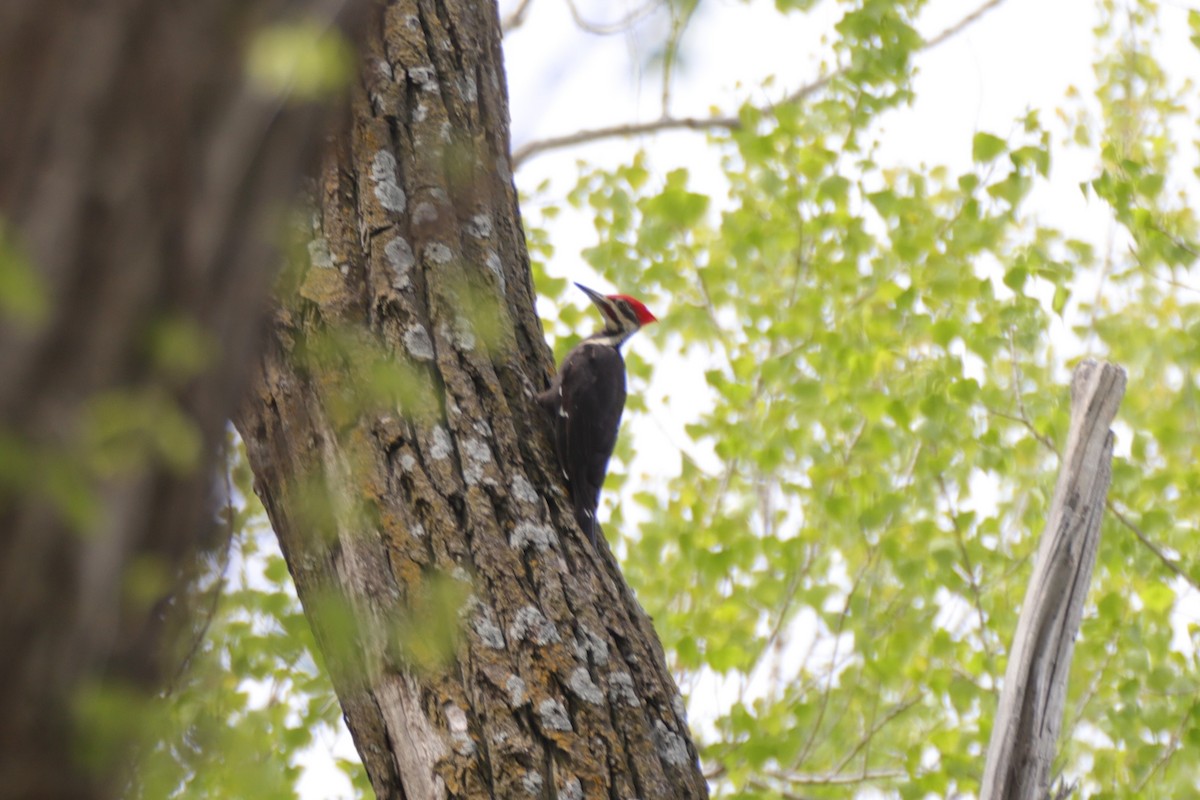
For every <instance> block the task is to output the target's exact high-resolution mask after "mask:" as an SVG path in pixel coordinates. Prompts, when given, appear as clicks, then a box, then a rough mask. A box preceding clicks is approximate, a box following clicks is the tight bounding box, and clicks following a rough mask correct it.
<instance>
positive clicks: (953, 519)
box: [937, 475, 995, 662]
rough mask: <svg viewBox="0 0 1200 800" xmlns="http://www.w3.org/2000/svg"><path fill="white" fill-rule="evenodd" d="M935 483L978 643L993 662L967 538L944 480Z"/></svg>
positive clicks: (981, 598) (939, 476)
mask: <svg viewBox="0 0 1200 800" xmlns="http://www.w3.org/2000/svg"><path fill="white" fill-rule="evenodd" d="M937 482H938V487H940V488H941V490H942V499H943V500H945V501H946V507H947V510H948V511H949V512H950V525H951V526H952V527H953V528H954V535H955V538H956V539H957V540H958V553H959V555H960V556H961V557H962V562H963V571H964V572H966V573H967V586H969V587H971V599H972V601H973V605H974V606H975V613H976V615H978V617H979V642H980V643H981V644H982V645H983V654H984V655H985V656H987V659H988V661H989V662H990V661H994V660H995V656H994V654H993V653H992V647H991V645H989V644H988V638H987V631H988V626H987V615H986V614H984V613H983V594H982V592H980V590H979V581H977V580H976V578H975V565H974V564H972V563H971V554H970V553H968V552H967V537H966V534H964V533H963V529H962V526H961V525H959V524H958V509H957V508H956V507H955V503H954V501H953V500H952V499H951V498H950V490H949V489H948V488H947V487H946V479H945V478H943V477H942V476H941V475H938V476H937Z"/></svg>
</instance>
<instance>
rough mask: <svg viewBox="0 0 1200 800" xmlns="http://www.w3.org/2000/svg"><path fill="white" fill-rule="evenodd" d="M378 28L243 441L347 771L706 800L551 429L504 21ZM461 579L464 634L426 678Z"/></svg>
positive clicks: (459, 10) (461, 18)
mask: <svg viewBox="0 0 1200 800" xmlns="http://www.w3.org/2000/svg"><path fill="white" fill-rule="evenodd" d="M380 14H381V18H380V19H379V20H378V24H377V25H375V26H373V28H372V33H371V34H369V37H368V41H367V43H366V45H365V52H364V59H363V69H362V80H361V83H360V85H359V86H358V87H357V88H356V89H355V91H354V96H353V98H352V103H351V106H352V111H351V119H350V120H349V125H348V127H347V130H346V131H345V132H344V133H343V134H342V135H341V136H339V137H337V138H336V141H333V142H332V143H331V145H330V147H329V150H328V152H327V154H326V158H325V162H324V165H323V168H322V174H321V179H320V182H319V187H318V191H319V198H318V200H317V201H318V203H319V205H320V208H319V211H318V212H317V213H315V214H314V217H313V220H314V221H313V225H314V230H313V231H312V232H311V237H312V242H311V245H310V246H309V247H308V253H309V258H308V259H307V261H306V263H304V264H302V265H299V266H298V267H297V270H296V272H295V274H294V275H293V280H292V283H291V285H292V286H293V288H294V291H293V292H291V293H289V294H287V295H286V296H285V297H283V298H282V299H281V307H280V309H279V311H278V314H277V317H276V324H275V328H274V335H273V337H272V341H271V344H270V346H269V352H268V353H267V355H266V357H265V359H264V361H263V364H262V370H261V375H260V377H259V383H258V387H257V391H256V394H255V396H254V397H253V399H252V401H251V402H250V403H249V404H248V405H247V407H246V408H245V410H244V411H243V412H242V414H241V416H240V418H239V420H238V423H237V424H238V428H239V430H240V431H241V433H242V436H243V437H244V439H245V441H246V446H247V452H248V454H249V458H250V463H251V466H252V467H253V469H254V472H255V476H256V481H257V487H258V492H259V494H260V496H261V498H262V499H263V502H264V505H265V506H266V508H267V511H268V513H269V515H270V518H271V522H272V524H273V525H274V527H275V531H276V532H277V534H278V536H279V540H280V542H281V544H282V546H283V550H284V554H285V556H286V558H287V561H288V565H289V567H290V569H291V572H292V575H293V576H294V578H295V581H296V587H297V590H298V592H299V595H300V599H301V601H302V602H303V603H304V606H305V609H306V612H307V614H308V616H309V619H310V621H311V622H312V624H313V627H314V630H315V632H316V636H317V640H318V642H319V643H320V645H321V647H322V650H323V653H324V655H325V657H326V661H327V663H328V664H329V667H330V670H331V673H332V676H333V679H334V683H335V686H336V688H337V691H338V695H339V697H340V698H341V702H342V706H343V709H344V711H345V716H346V720H347V723H348V725H349V727H350V730H351V733H352V734H353V736H354V739H355V742H356V744H357V746H358V751H359V753H360V754H361V756H362V758H363V761H364V763H365V765H366V768H367V771H368V773H369V775H370V777H371V781H372V784H373V786H374V788H375V792H376V794H377V795H378V796H379V797H380V798H409V799H410V800H427V798H444V797H456V798H458V797H544V798H551V797H560V798H582V797H604V798H646V799H647V800H648V799H649V798H685V797H703V796H705V795H706V787H705V783H704V780H703V777H702V776H701V774H700V771H699V767H698V760H697V756H696V751H695V749H694V746H693V744H692V742H691V739H690V736H689V732H688V729H687V725H686V722H685V720H684V714H683V707H682V703H681V702H680V697H679V693H678V690H677V689H676V687H675V685H674V682H673V680H672V679H671V676H670V673H669V672H668V671H667V669H666V666H665V663H664V659H663V654H662V651H661V648H660V646H659V644H658V641H657V638H656V637H655V634H654V631H653V629H652V627H651V624H650V621H649V620H648V619H647V617H646V616H645V614H644V613H643V612H642V611H641V609H640V608H639V606H638V605H637V602H636V601H635V600H634V599H633V597H632V595H631V593H630V591H629V590H628V588H627V587H626V585H625V583H624V580H623V578H622V576H621V575H620V572H619V570H618V569H617V566H616V564H615V562H614V560H613V558H612V556H611V554H610V553H609V552H608V549H607V547H606V546H604V545H603V544H602V545H601V546H600V548H599V549H596V548H593V547H592V546H591V545H590V544H589V543H588V542H587V541H586V540H585V538H584V537H583V536H582V534H581V533H580V532H579V530H578V529H577V528H576V527H575V524H574V522H573V517H572V513H571V509H570V505H569V503H568V501H567V499H566V496H565V495H564V493H563V487H562V483H561V477H560V473H559V470H558V469H557V467H556V465H555V464H554V461H553V459H554V456H553V453H552V450H551V448H550V447H549V445H548V442H547V440H546V437H545V433H544V431H543V429H542V425H541V421H540V420H539V419H538V414H539V411H538V410H537V406H536V404H535V402H534V399H533V394H534V392H535V391H537V390H538V389H540V388H542V387H544V385H545V384H546V382H547V378H548V376H549V374H550V370H551V369H552V364H551V356H550V353H549V351H548V349H547V347H546V345H545V342H544V339H543V333H542V330H541V326H540V323H539V322H538V319H537V317H536V315H535V314H534V310H533V299H534V293H533V287H532V286H531V281H530V270H529V265H528V257H527V254H526V252H525V245H524V240H523V236H522V232H521V225H520V219H519V213H518V209H517V198H516V194H515V190H514V188H513V182H512V175H511V171H510V170H511V167H510V163H511V162H510V158H509V138H508V108H507V97H506V92H505V86H504V75H503V68H502V65H501V55H500V36H499V25H498V19H497V9H496V6H495V3H489V2H479V1H478V0H397V1H396V2H390V3H388V4H387V6H386V8H384V9H381V11H380ZM446 580H452V581H455V582H458V583H460V584H462V585H464V586H465V587H466V588H465V590H464V591H465V592H466V593H467V600H466V602H465V604H463V605H462V606H461V608H459V610H458V617H459V619H461V621H462V633H461V637H460V638H459V639H458V640H457V641H456V642H455V643H454V644H453V645H452V646H451V652H450V659H449V661H448V662H437V661H431V660H430V659H422V658H420V656H419V652H420V651H421V647H420V645H423V644H424V645H427V644H428V642H426V641H424V640H425V639H428V638H431V637H433V635H434V634H435V633H436V631H432V630H430V628H429V626H424V627H422V626H421V617H422V616H426V615H432V616H436V615H437V614H438V613H440V609H439V607H438V603H437V601H436V598H437V597H438V596H440V595H443V594H445V593H444V592H440V591H439V590H438V588H437V587H439V586H443V585H444V584H445V581H446ZM431 598H432V599H431ZM451 619H453V617H451ZM405 630H407V631H410V632H411V631H414V630H416V631H419V632H420V637H419V638H421V639H422V641H421V642H417V643H414V642H412V641H408V642H406V641H405V635H404V631H405ZM410 638H411V637H410ZM414 644H416V645H418V646H414Z"/></svg>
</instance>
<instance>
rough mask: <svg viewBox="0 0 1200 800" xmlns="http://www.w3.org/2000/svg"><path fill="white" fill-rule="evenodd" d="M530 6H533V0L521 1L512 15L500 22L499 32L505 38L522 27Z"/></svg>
mask: <svg viewBox="0 0 1200 800" xmlns="http://www.w3.org/2000/svg"><path fill="white" fill-rule="evenodd" d="M531 5H533V0H521V2H520V3H518V4H517V7H516V8H514V9H513V10H512V13H511V14H509V15H508V16H507V17H505V18H504V19H502V20H501V21H500V32H501V33H502V34H504V35H506V36H507V35H508V34H510V33H512V32H513V31H515V30H516V29H517V28H519V27H521V26H522V25H524V24H525V19H526V17H527V16H528V15H529V7H530V6H531Z"/></svg>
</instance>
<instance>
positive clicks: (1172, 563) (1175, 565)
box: [1104, 500, 1200, 591]
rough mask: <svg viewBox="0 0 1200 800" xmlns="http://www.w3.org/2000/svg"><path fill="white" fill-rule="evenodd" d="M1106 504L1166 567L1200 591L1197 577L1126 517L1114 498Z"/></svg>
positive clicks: (1119, 520)
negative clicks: (1194, 577) (1185, 569)
mask: <svg viewBox="0 0 1200 800" xmlns="http://www.w3.org/2000/svg"><path fill="white" fill-rule="evenodd" d="M1104 505H1105V508H1107V509H1108V510H1109V511H1110V512H1112V515H1113V516H1114V517H1116V518H1117V521H1118V522H1120V523H1121V524H1122V525H1124V526H1125V527H1126V528H1128V529H1129V530H1130V531H1132V532H1133V535H1134V536H1136V537H1137V538H1138V541H1139V542H1141V543H1142V544H1144V545H1145V546H1146V547H1147V548H1148V549H1149V550H1150V552H1151V553H1154V555H1155V556H1156V557H1157V558H1158V560H1159V561H1161V562H1162V563H1163V566H1164V567H1166V568H1167V569H1169V570H1171V572H1174V573H1175V575H1176V576H1177V577H1180V578H1183V580H1184V582H1186V583H1187V585H1188V586H1191V587H1192V588H1193V589H1195V590H1197V591H1200V584H1198V583H1196V581H1195V579H1193V578H1192V576H1190V575H1188V574H1187V572H1185V571H1184V569H1183V567H1181V566H1179V562H1178V561H1176V560H1175V559H1173V558H1171V557H1170V556H1168V555H1167V554H1166V553H1164V552H1163V550H1162V548H1161V547H1159V546H1158V545H1156V544H1155V543H1154V542H1153V540H1151V539H1150V537H1149V536H1147V535H1146V533H1145V531H1143V530H1142V529H1141V528H1139V527H1138V526H1137V525H1134V524H1133V522H1132V521H1131V520H1130V519H1129V518H1128V517H1126V516H1125V515H1124V514H1122V513H1121V512H1120V511H1119V510H1118V509H1117V507H1116V506H1115V505H1114V504H1113V501H1112V500H1109V501H1107V502H1106V503H1105V504H1104Z"/></svg>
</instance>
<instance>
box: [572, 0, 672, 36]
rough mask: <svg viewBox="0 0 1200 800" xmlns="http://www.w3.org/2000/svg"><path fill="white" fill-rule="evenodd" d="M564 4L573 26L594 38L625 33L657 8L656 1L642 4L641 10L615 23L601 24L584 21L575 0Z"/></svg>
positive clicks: (632, 12)
mask: <svg viewBox="0 0 1200 800" xmlns="http://www.w3.org/2000/svg"><path fill="white" fill-rule="evenodd" d="M566 2H567V8H568V9H570V11H571V19H572V20H574V22H575V26H576V27H577V28H579V29H580V30H582V31H584V32H586V33H591V34H595V35H596V36H612V35H613V34H617V33H625V32H626V31H628V30H629V29H630V28H632V27H633V26H634V25H636V24H637V23H638V21H639V20H641V19H642V18H643V17H646V16H649V14H650V12H652V11H654V10H655V9H656V8H658V6H659V4H658V2H657V1H656V0H651V2H648V3H646V4H644V5H643V6H642V7H641V8H635V9H634V10H633V11H630V12H629V13H628V14H626V15H625V16H624V17H622V18H621V19H619V20H617V21H616V22H610V23H607V24H602V23H599V22H592V21H591V20H588V19H584V16H583V14H581V13H580V12H579V6H577V5H575V0H566Z"/></svg>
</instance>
